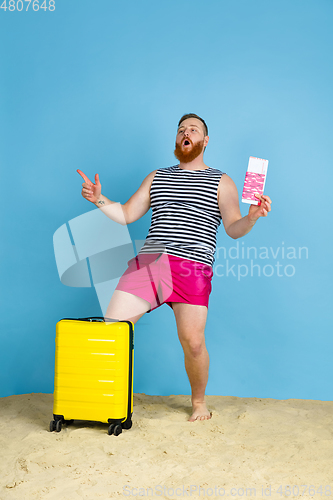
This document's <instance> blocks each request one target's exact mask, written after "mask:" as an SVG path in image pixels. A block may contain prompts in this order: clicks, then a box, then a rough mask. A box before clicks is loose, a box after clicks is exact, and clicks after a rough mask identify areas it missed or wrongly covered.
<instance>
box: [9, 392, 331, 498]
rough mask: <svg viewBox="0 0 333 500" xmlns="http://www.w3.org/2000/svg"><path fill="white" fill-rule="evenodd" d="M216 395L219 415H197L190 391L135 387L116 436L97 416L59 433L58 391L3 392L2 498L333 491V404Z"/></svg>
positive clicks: (212, 402) (212, 399) (313, 494)
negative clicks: (55, 415) (125, 425)
mask: <svg viewBox="0 0 333 500" xmlns="http://www.w3.org/2000/svg"><path fill="white" fill-rule="evenodd" d="M207 402H208V407H209V409H210V410H211V411H212V412H213V418H212V419H211V420H209V421H204V422H194V423H190V422H188V421H187V419H188V417H189V415H190V398H189V397H188V396H169V397H161V396H146V395H144V394H135V395H134V414H133V427H132V429H130V430H127V431H126V430H124V431H123V433H122V434H120V435H119V436H117V437H116V436H109V435H108V434H107V424H100V423H95V422H88V423H87V422H74V424H73V425H72V426H68V427H67V428H63V430H62V431H61V432H60V433H56V432H53V433H50V432H49V431H48V427H49V422H50V420H51V419H52V405H53V396H52V394H25V395H21V396H10V397H7V398H2V399H0V410H1V419H0V450H1V451H0V453H1V468H0V473H1V479H0V484H1V487H0V499H1V500H7V499H8V500H11V499H20V500H21V499H22V500H23V499H24V500H30V499H34V500H35V499H36V500H38V499H43V500H49V499H54V500H76V499H82V498H85V499H89V500H93V499H95V498H100V499H107V498H125V497H127V498H168V499H171V498H195V499H199V498H200V499H201V498H223V497H225V498H226V497H230V498H243V497H245V498H248V497H250V496H252V497H254V493H256V498H265V497H269V498H274V499H275V498H276V499H281V498H286V497H288V498H301V497H303V498H315V499H318V500H319V499H327V498H330V496H331V497H333V440H332V433H333V403H332V402H325V401H310V400H295V399H289V400H286V401H279V400H274V399H261V400H260V399H255V398H235V397H223V396H208V397H207ZM288 484H289V485H295V486H294V495H293V494H291V495H288V488H287V489H285V488H286V486H287V485H288ZM126 485H128V486H126ZM191 485H192V490H191V491H190V489H189V488H190V486H191ZM301 485H307V487H305V486H302V487H301ZM309 485H313V486H314V489H313V490H309ZM125 486H126V488H125V489H123V487H125ZM280 486H281V488H280V490H279V487H280ZM297 486H298V487H299V491H298V490H297ZM320 486H321V487H322V490H320ZM328 486H330V490H329V489H328ZM199 487H201V490H200V491H199ZM140 488H143V489H141V490H140ZM147 488H151V490H147ZM187 488H188V490H187V491H186V489H187ZM195 488H197V490H195ZM221 488H224V490H225V492H224V494H223V491H224V490H222V489H221ZM231 488H236V490H231ZM239 488H243V489H244V490H242V489H240V490H239V491H238V493H239V494H237V490H238V489H239ZM246 488H255V491H254V490H252V491H251V492H250V490H248V491H246ZM262 488H264V490H266V491H265V493H266V494H263V492H262ZM267 488H270V489H267ZM284 492H286V495H283V494H282V493H284ZM199 493H200V495H199ZM320 493H322V494H320ZM329 493H330V495H329Z"/></svg>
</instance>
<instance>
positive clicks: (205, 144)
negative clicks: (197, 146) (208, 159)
mask: <svg viewBox="0 0 333 500" xmlns="http://www.w3.org/2000/svg"><path fill="white" fill-rule="evenodd" d="M208 141H209V137H208V135H206V136H205V137H204V146H205V147H206V146H207V144H208Z"/></svg>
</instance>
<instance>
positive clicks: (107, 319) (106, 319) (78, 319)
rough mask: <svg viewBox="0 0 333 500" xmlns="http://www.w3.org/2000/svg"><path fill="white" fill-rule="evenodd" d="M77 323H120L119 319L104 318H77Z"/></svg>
mask: <svg viewBox="0 0 333 500" xmlns="http://www.w3.org/2000/svg"><path fill="white" fill-rule="evenodd" d="M63 319H71V320H72V319H73V318H63ZM76 320H77V321H91V322H92V321H100V322H104V321H105V322H111V321H112V322H119V321H120V320H119V319H113V318H104V317H103V316H90V317H89V318H76Z"/></svg>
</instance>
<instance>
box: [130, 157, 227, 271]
mask: <svg viewBox="0 0 333 500" xmlns="http://www.w3.org/2000/svg"><path fill="white" fill-rule="evenodd" d="M222 175H223V172H221V171H220V170H217V169H215V168H210V167H209V168H207V169H205V170H184V169H181V168H180V167H179V165H175V166H173V167H167V168H160V169H158V170H157V172H156V174H155V177H154V180H153V182H152V184H151V188H150V203H151V208H152V218H151V226H150V229H149V232H148V236H147V238H146V240H145V243H144V245H143V247H142V248H141V250H140V252H139V254H143V253H167V254H170V255H175V256H176V257H182V258H184V259H190V260H194V261H196V262H202V263H204V264H208V265H211V266H212V265H213V263H214V253H215V249H216V233H217V230H218V227H219V225H220V224H221V214H220V210H219V206H218V202H217V189H218V185H219V182H220V179H221V176H222Z"/></svg>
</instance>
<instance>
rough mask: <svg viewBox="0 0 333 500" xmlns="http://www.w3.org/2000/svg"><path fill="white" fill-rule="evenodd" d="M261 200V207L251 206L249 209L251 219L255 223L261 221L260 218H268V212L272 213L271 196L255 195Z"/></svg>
mask: <svg viewBox="0 0 333 500" xmlns="http://www.w3.org/2000/svg"><path fill="white" fill-rule="evenodd" d="M254 196H255V197H256V198H258V200H259V205H251V206H250V209H249V215H248V217H249V219H250V220H251V221H253V222H255V221H256V220H258V219H259V217H267V214H268V212H270V211H271V204H272V200H271V199H270V197H269V196H265V195H260V194H255V195H254Z"/></svg>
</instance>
